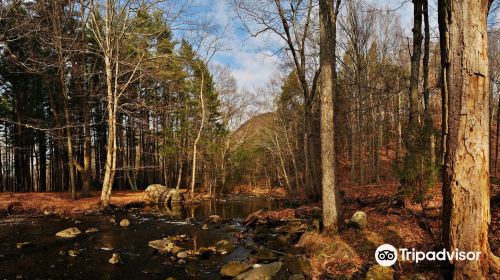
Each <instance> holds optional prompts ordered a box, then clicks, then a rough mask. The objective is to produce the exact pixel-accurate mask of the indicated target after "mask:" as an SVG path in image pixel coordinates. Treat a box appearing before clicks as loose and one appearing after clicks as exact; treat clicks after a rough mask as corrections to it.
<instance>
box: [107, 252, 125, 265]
mask: <svg viewBox="0 0 500 280" xmlns="http://www.w3.org/2000/svg"><path fill="white" fill-rule="evenodd" d="M108 262H109V263H110V264H121V263H122V258H121V257H120V255H118V254H117V253H113V256H111V259H109V260H108Z"/></svg>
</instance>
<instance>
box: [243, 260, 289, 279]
mask: <svg viewBox="0 0 500 280" xmlns="http://www.w3.org/2000/svg"><path fill="white" fill-rule="evenodd" d="M234 279H236V280H285V279H287V277H286V271H285V267H284V265H283V263H282V262H273V263H270V264H263V265H261V266H259V267H256V268H253V269H251V270H249V271H247V272H244V273H242V274H239V275H238V276H236V278H234Z"/></svg>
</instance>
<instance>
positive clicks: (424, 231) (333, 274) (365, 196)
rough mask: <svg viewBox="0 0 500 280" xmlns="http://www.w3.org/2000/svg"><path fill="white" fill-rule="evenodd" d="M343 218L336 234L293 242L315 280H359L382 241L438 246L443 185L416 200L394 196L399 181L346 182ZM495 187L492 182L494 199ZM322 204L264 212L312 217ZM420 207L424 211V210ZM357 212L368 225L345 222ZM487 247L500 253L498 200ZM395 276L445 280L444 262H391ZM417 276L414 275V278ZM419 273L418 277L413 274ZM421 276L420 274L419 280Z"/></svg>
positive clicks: (401, 245) (428, 247) (277, 217)
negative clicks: (362, 227)
mask: <svg viewBox="0 0 500 280" xmlns="http://www.w3.org/2000/svg"><path fill="white" fill-rule="evenodd" d="M341 192H342V194H343V197H342V202H343V204H342V211H343V222H342V226H341V227H342V228H341V233H340V234H339V235H331V234H324V233H321V234H320V233H318V232H306V233H305V234H303V235H302V237H301V239H300V241H299V242H298V244H297V246H299V247H303V248H305V249H306V254H307V257H308V259H309V260H310V263H311V265H312V268H313V276H314V278H317V279H323V278H325V277H328V278H332V279H338V277H340V276H346V275H352V277H353V278H355V279H357V277H359V275H364V274H365V273H366V271H367V270H368V269H369V268H370V267H372V266H373V265H374V264H376V263H375V258H374V256H373V252H374V251H375V249H376V248H377V247H378V246H379V245H381V244H384V243H388V244H391V245H393V246H395V247H396V248H409V249H410V250H411V249H412V248H415V249H416V250H419V251H437V250H439V238H440V231H441V228H440V218H441V216H440V215H441V204H442V196H441V185H436V186H435V187H434V188H432V189H431V190H430V196H429V199H428V200H427V201H426V202H425V203H424V204H421V203H415V202H414V201H413V200H412V199H410V198H403V199H399V200H398V199H393V198H394V197H397V195H396V194H397V193H398V185H396V184H394V183H392V184H391V183H389V182H385V183H384V184H378V185H376V184H372V185H349V186H347V185H344V187H343V188H342V190H341ZM499 193H500V186H499V185H492V197H498V194H499ZM319 206H321V205H320V204H306V205H303V206H301V207H298V208H295V209H292V208H289V209H283V210H280V211H269V212H265V213H263V214H262V215H263V218H266V219H268V220H282V219H293V218H310V217H311V213H312V212H314V211H313V209H314V208H317V207H319ZM422 206H424V211H422ZM356 211H364V212H365V213H366V214H367V220H368V226H367V228H366V229H365V230H359V229H355V228H352V227H349V226H348V221H349V218H350V217H351V216H352V214H353V213H354V212H356ZM491 212H492V224H491V226H490V236H489V239H490V245H491V249H492V251H493V252H495V254H496V255H500V203H499V201H498V199H493V200H492V207H491ZM393 268H394V270H395V273H396V275H398V278H397V279H443V273H445V271H446V266H445V265H444V264H442V263H439V262H422V263H419V264H417V265H416V264H415V263H411V262H399V263H398V264H397V265H395V266H393ZM417 276H418V277H417ZM414 277H417V278H414ZM419 277H420V278H419Z"/></svg>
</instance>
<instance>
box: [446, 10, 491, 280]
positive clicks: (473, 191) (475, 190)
mask: <svg viewBox="0 0 500 280" xmlns="http://www.w3.org/2000/svg"><path fill="white" fill-rule="evenodd" d="M489 4H490V2H489V1H487V0H482V1H459V0H452V1H450V0H440V1H439V4H438V9H439V10H438V12H439V31H440V41H441V61H442V71H443V73H442V77H443V84H442V93H443V96H444V97H445V98H444V101H445V102H446V104H443V105H446V106H443V108H445V109H447V111H446V115H445V117H446V118H445V119H444V121H445V122H446V124H447V128H448V130H447V131H446V134H447V137H446V138H445V140H446V154H445V156H444V166H443V169H444V170H443V221H442V239H443V243H444V246H445V247H446V248H447V249H448V250H450V251H454V250H455V249H459V250H461V251H475V252H477V251H479V252H481V255H480V260H479V261H455V262H453V267H454V269H453V278H454V279H487V276H488V275H490V273H491V269H493V270H495V271H497V272H498V268H499V260H498V258H497V257H495V256H494V255H493V254H492V253H491V252H490V247H489V244H488V227H489V224H490V221H491V214H490V186H489V184H490V182H489V158H488V157H489V117H488V114H489V92H488V91H489V79H488V75H489V72H488V35H487V34H488V33H487V30H486V18H487V13H488V9H489ZM446 134H445V135H446Z"/></svg>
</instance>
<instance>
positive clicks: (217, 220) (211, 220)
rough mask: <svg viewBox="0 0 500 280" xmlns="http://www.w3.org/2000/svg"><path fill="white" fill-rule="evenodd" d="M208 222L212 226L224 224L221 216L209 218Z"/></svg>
mask: <svg viewBox="0 0 500 280" xmlns="http://www.w3.org/2000/svg"><path fill="white" fill-rule="evenodd" d="M207 222H208V223H210V224H220V223H221V222H222V218H221V217H220V216H219V215H210V216H208V220H207Z"/></svg>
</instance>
